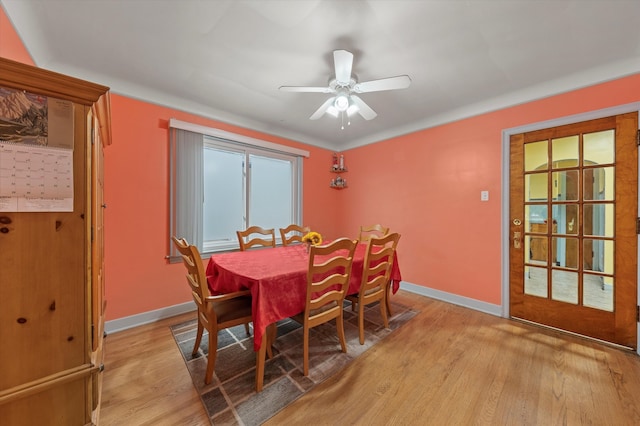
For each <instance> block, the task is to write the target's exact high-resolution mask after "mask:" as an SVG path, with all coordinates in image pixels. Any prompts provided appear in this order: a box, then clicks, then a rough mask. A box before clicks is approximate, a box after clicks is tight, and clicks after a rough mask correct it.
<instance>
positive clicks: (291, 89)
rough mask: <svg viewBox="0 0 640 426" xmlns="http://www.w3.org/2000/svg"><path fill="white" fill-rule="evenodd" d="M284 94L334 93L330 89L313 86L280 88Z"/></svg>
mask: <svg viewBox="0 0 640 426" xmlns="http://www.w3.org/2000/svg"><path fill="white" fill-rule="evenodd" d="M280 90H282V91H283V92H312V93H333V92H334V91H333V90H332V89H331V88H330V87H326V86H325V87H313V86H280Z"/></svg>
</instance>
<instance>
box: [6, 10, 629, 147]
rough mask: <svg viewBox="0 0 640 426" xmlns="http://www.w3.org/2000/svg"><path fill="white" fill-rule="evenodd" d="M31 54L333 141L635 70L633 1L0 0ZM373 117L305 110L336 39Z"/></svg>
mask: <svg viewBox="0 0 640 426" xmlns="http://www.w3.org/2000/svg"><path fill="white" fill-rule="evenodd" d="M0 3H1V4H2V6H3V7H4V10H5V12H6V13H7V15H8V17H9V19H10V20H11V21H12V22H13V24H14V26H15V27H16V29H17V31H18V34H19V35H20V37H21V38H22V40H23V42H24V44H25V46H26V48H27V50H28V51H29V53H30V54H31V55H32V57H33V59H34V61H35V63H36V64H37V65H38V66H39V67H42V68H46V69H50V70H53V71H58V72H61V73H64V74H69V75H72V76H75V77H78V78H82V79H85V80H90V81H94V82H96V83H100V84H104V85H107V86H109V87H111V90H112V92H114V93H117V94H122V95H126V96H129V97H133V98H137V99H141V100H145V101H148V102H151V103H156V104H161V105H166V106H169V107H172V108H174V109H179V110H184V111H188V112H191V113H195V114H198V115H202V116H206V117H210V118H213V119H216V120H220V121H224V122H228V123H231V124H236V125H239V126H243V127H248V128H252V129H255V130H259V131H262V132H265V133H269V134H273V135H278V136H283V137H286V138H291V139H294V140H298V141H301V142H305V143H309V144H312V145H317V146H322V147H326V148H328V149H332V150H344V149H347V148H353V147H356V146H360V145H364V144H368V143H372V142H376V141H380V140H383V139H386V138H389V137H393V136H397V135H401V134H406V133H409V132H412V131H415V130H419V129H423V128H427V127H430V126H433V125H436V124H441V123H444V122H449V121H452V120H456V119H459V118H463V117H468V116H471V115H474V114H478V113H482V112H485V111H488V110H495V109H498V108H502V107H505V106H509V105H514V104H517V103H521V102H526V101H529V100H533V99H539V98H542V97H545V96H549V95H552V94H556V93H560V92H564V91H567V90H571V89H575V88H579V87H583V86H586V85H591V84H594V83H598V82H602V81H607V80H611V79H614V78H618V77H621V76H624V75H629V74H633V73H637V72H640V31H638V23H639V22H640V0H600V1H593V0H549V1H545V0H504V1H501V0H467V1H462V0H441V1H433V0H424V1H419V0H412V1H403V0H390V1H386V0H369V1H364V0H361V1H355V0H255V1H254V0H252V1H238V0H199V1H196V0H47V1H44V0H0ZM336 49H345V50H348V51H350V52H352V53H353V54H354V56H355V58H354V63H353V74H354V75H355V76H356V77H357V78H358V80H359V81H368V80H374V79H379V78H384V77H391V76H396V75H401V74H407V75H409V76H410V77H411V80H412V83H411V86H410V87H409V88H408V89H402V90H394V91H385V92H375V93H364V94H361V95H360V97H361V98H362V99H363V100H364V101H365V102H366V103H367V104H368V105H369V106H370V107H371V108H373V109H374V110H375V111H376V112H377V113H378V116H377V117H376V118H375V119H373V120H371V121H365V120H364V119H363V118H362V117H360V116H356V117H355V118H352V120H351V125H349V126H345V129H344V130H341V129H340V127H341V123H340V120H339V119H336V118H333V117H331V116H328V115H325V116H324V117H322V118H321V119H319V120H317V121H312V120H309V116H310V115H311V114H313V112H315V111H316V109H318V107H319V106H320V105H321V104H322V103H323V102H324V100H325V99H327V98H328V97H330V96H331V95H327V94H322V93H288V92H282V91H279V90H278V87H280V86H282V85H290V86H324V85H326V84H328V81H329V78H330V77H331V76H332V75H333V73H334V69H333V53H332V52H333V50H336Z"/></svg>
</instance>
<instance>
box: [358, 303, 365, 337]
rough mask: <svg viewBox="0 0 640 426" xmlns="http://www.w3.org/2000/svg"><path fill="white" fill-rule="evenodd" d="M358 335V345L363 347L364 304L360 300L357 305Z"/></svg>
mask: <svg viewBox="0 0 640 426" xmlns="http://www.w3.org/2000/svg"><path fill="white" fill-rule="evenodd" d="M358 334H359V337H360V344H361V345H364V303H363V301H362V300H361V301H360V302H359V303H358Z"/></svg>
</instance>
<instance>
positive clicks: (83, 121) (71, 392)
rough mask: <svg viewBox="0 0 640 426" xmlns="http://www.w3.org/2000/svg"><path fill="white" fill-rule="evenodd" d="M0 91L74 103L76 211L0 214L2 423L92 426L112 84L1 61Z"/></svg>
mask: <svg viewBox="0 0 640 426" xmlns="http://www.w3.org/2000/svg"><path fill="white" fill-rule="evenodd" d="M0 88H9V89H18V90H24V91H26V92H29V93H33V94H38V95H42V96H46V97H48V98H49V99H59V100H63V101H70V102H71V105H72V106H73V108H72V109H73V112H72V114H73V121H72V124H71V126H72V127H73V130H72V133H73V153H72V155H71V156H70V157H71V160H70V161H71V162H72V164H73V166H72V168H73V203H72V207H71V208H69V209H68V210H71V209H72V211H63V212H60V211H58V212H54V211H48V210H46V209H43V211H38V212H15V211H5V212H1V211H0V228H2V229H0V231H1V232H0V424H3V425H12V426H17V425H39V426H42V425H65V426H72V425H85V424H96V423H97V422H98V417H99V407H100V389H101V381H102V374H101V371H102V359H103V355H102V353H103V330H104V309H105V303H104V261H103V208H104V202H103V179H102V173H103V167H102V161H103V157H102V153H103V148H104V147H105V146H106V145H109V144H110V142H111V134H110V126H111V123H110V109H109V88H108V87H105V86H101V85H98V84H94V83H90V82H86V81H83V80H79V79H76V78H72V77H68V76H65V75H62V74H58V73H54V72H50V71H46V70H43V69H39V68H36V67H32V66H29V65H25V64H21V63H17V62H14V61H10V60H7V59H3V58H0ZM50 133H51V132H50ZM0 139H1V137H0Z"/></svg>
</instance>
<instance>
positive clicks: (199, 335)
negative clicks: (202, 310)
mask: <svg viewBox="0 0 640 426" xmlns="http://www.w3.org/2000/svg"><path fill="white" fill-rule="evenodd" d="M198 316H200V314H198ZM202 333H204V327H203V326H202V323H201V322H200V318H198V332H197V333H196V342H195V343H194V345H193V351H192V352H191V356H195V355H196V354H197V353H198V349H199V348H200V342H201V341H202Z"/></svg>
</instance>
